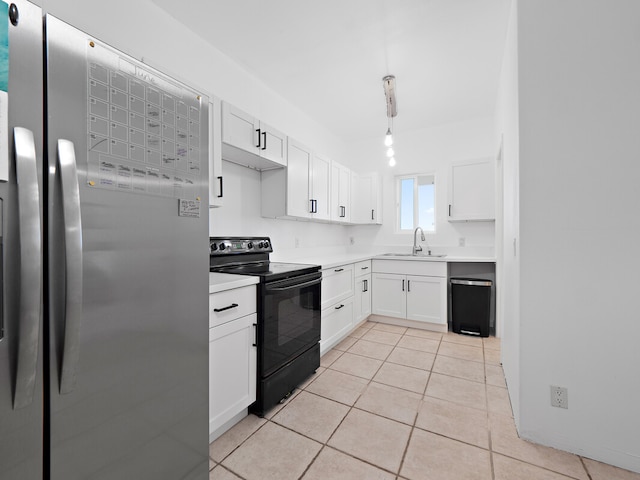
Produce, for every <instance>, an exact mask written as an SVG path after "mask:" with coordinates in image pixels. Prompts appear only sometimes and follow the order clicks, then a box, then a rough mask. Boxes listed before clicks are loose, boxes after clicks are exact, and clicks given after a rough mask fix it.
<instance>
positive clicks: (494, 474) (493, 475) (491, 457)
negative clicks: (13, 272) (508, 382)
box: [482, 340, 496, 480]
mask: <svg viewBox="0 0 640 480" xmlns="http://www.w3.org/2000/svg"><path fill="white" fill-rule="evenodd" d="M482 361H483V363H484V368H483V370H484V395H485V397H486V399H487V416H486V422H487V437H489V438H488V440H489V441H488V448H489V467H490V469H491V478H492V479H493V480H495V478H496V469H495V465H494V463H493V442H492V439H491V420H490V416H489V390H488V389H487V362H486V357H485V351H484V340H483V341H482Z"/></svg>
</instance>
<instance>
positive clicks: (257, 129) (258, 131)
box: [256, 128, 260, 148]
mask: <svg viewBox="0 0 640 480" xmlns="http://www.w3.org/2000/svg"><path fill="white" fill-rule="evenodd" d="M256 133H257V134H258V144H257V145H256V148H260V129H259V128H256Z"/></svg>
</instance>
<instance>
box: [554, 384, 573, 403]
mask: <svg viewBox="0 0 640 480" xmlns="http://www.w3.org/2000/svg"><path fill="white" fill-rule="evenodd" d="M550 389H551V406H552V407H558V408H569V392H568V391H567V389H566V388H564V387H558V386H556V385H551V387H550Z"/></svg>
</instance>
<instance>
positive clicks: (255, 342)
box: [252, 323, 258, 347]
mask: <svg viewBox="0 0 640 480" xmlns="http://www.w3.org/2000/svg"><path fill="white" fill-rule="evenodd" d="M252 346H253V347H257V346H258V324H257V323H254V324H253V344H252Z"/></svg>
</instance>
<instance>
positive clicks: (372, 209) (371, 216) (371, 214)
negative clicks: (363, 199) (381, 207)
mask: <svg viewBox="0 0 640 480" xmlns="http://www.w3.org/2000/svg"><path fill="white" fill-rule="evenodd" d="M371 220H373V209H371Z"/></svg>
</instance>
